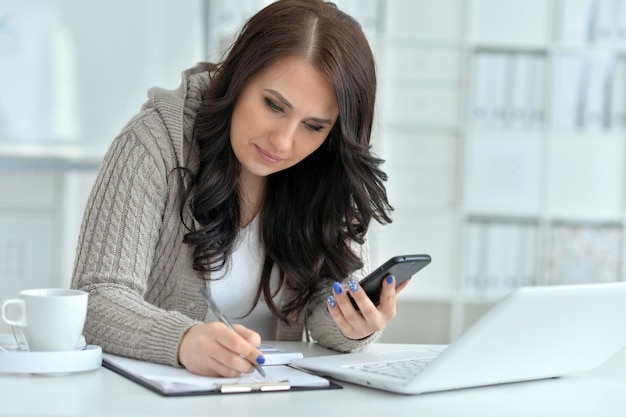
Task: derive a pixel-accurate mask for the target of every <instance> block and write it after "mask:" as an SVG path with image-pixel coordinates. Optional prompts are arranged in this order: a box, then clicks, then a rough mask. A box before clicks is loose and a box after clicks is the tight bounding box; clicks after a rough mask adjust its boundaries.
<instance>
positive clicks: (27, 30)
mask: <svg viewBox="0 0 626 417" xmlns="http://www.w3.org/2000/svg"><path fill="white" fill-rule="evenodd" d="M268 3H270V1H261V0H239V1H230V0H178V1H174V0H0V299H3V298H10V297H13V296H15V295H16V294H17V292H18V291H19V290H22V289H26V288H33V287H50V286H54V287H57V286H61V287H66V286H68V285H69V282H70V278H71V271H72V266H73V261H74V252H75V249H76V242H77V237H78V232H79V227H80V222H81V218H82V211H83V209H84V205H85V202H86V199H87V196H88V194H89V191H90V187H91V185H92V183H93V180H94V178H95V175H96V173H97V170H98V167H99V165H100V161H101V159H102V157H103V155H104V152H105V151H106V149H107V147H108V145H109V144H110V143H111V141H112V140H113V138H114V137H115V136H116V134H117V133H118V132H119V131H120V130H121V128H122V127H123V126H124V124H125V123H126V122H127V121H128V120H129V119H130V118H131V117H132V116H133V115H134V114H135V113H136V112H137V111H138V110H139V108H140V106H141V104H142V103H143V102H144V101H145V100H146V91H147V89H148V88H150V87H152V86H155V85H158V86H162V87H168V88H175V87H177V86H178V83H179V81H180V73H181V71H182V70H184V69H185V68H188V67H190V66H192V65H193V64H194V63H196V62H198V61H203V60H210V61H216V60H218V59H219V57H220V56H221V53H222V51H223V49H224V47H225V46H226V45H228V43H229V41H230V39H231V38H232V36H233V35H234V34H235V32H236V30H237V29H238V28H239V27H240V25H241V24H242V23H243V22H244V21H245V20H246V19H247V18H248V17H249V16H250V15H252V14H253V13H255V12H256V11H257V10H259V9H260V8H262V7H263V6H265V5H266V4H268ZM335 3H336V4H338V5H339V7H341V8H342V9H344V10H345V11H347V12H348V13H350V14H351V15H352V16H353V17H354V18H355V19H357V20H358V21H359V22H360V23H361V25H362V26H363V29H364V31H365V33H366V34H367V36H368V38H369V40H370V43H371V45H372V48H373V50H374V52H375V55H376V58H377V65H378V76H379V91H378V97H379V100H378V109H377V110H378V114H377V117H378V118H377V125H376V131H375V135H374V138H373V140H374V149H375V151H376V152H377V153H378V154H379V155H380V156H382V157H383V158H384V159H386V161H387V162H386V164H385V169H386V171H387V172H388V174H389V177H390V179H389V182H388V191H389V195H390V198H391V202H392V205H393V206H394V207H395V209H396V210H395V211H394V214H393V218H394V222H393V223H392V224H391V225H388V226H385V227H380V226H378V225H373V226H372V232H371V233H370V245H371V248H372V263H373V264H379V263H382V262H383V261H385V260H386V259H388V258H389V257H391V256H394V255H398V254H408V253H428V254H430V255H431V256H432V258H433V262H432V264H431V265H429V266H428V267H427V268H426V269H424V270H423V271H421V272H420V273H418V274H417V275H416V276H415V277H414V279H413V282H412V283H411V285H410V286H409V287H408V288H407V290H406V291H405V292H403V293H402V295H401V297H400V301H399V306H398V309H399V315H398V318H397V319H396V320H394V321H393V322H392V323H391V324H390V325H389V326H388V329H387V330H386V332H385V335H384V337H383V339H384V340H385V341H390V342H406V343H448V342H449V341H451V340H453V339H454V338H455V337H457V336H458V335H459V334H460V332H462V331H463V329H464V328H466V327H467V326H468V325H469V324H471V323H472V322H473V321H474V320H476V318H478V317H479V316H480V315H481V314H482V313H483V312H484V311H485V310H486V309H488V308H489V307H490V306H491V305H493V303H494V302H496V301H497V300H498V299H500V298H501V297H503V296H505V295H506V294H507V293H508V292H510V291H511V289H513V288H515V287H518V286H524V285H551V284H564V283H565V284H567V283H572V284H574V283H594V282H609V281H620V280H623V271H624V266H626V264H625V262H626V256H625V255H626V252H625V250H624V242H623V240H624V238H623V236H624V225H625V223H626V196H625V193H624V190H625V189H626V188H625V185H626V177H625V175H626V173H625V172H624V160H625V158H626V149H625V140H626V134H625V132H626V0H337V1H336V2H335Z"/></svg>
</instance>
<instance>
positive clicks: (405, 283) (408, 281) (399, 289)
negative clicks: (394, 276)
mask: <svg viewBox="0 0 626 417" xmlns="http://www.w3.org/2000/svg"><path fill="white" fill-rule="evenodd" d="M410 282H411V279H407V280H406V281H404V282H403V283H402V284H400V285H398V286H397V287H396V295H398V294H400V293H401V292H402V290H403V289H405V288H406V287H407V285H409V283H410Z"/></svg>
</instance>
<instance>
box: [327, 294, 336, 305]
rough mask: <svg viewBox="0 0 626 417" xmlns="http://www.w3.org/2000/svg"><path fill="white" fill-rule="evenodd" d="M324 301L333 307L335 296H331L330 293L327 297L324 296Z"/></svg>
mask: <svg viewBox="0 0 626 417" xmlns="http://www.w3.org/2000/svg"><path fill="white" fill-rule="evenodd" d="M326 302H327V303H328V305H329V306H330V307H331V308H335V306H336V305H337V304H336V303H335V297H333V296H332V295H329V296H328V297H326Z"/></svg>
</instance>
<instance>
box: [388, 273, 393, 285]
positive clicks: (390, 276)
mask: <svg viewBox="0 0 626 417" xmlns="http://www.w3.org/2000/svg"><path fill="white" fill-rule="evenodd" d="M387 284H393V275H389V276H388V277H387Z"/></svg>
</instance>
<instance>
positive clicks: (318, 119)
mask: <svg viewBox="0 0 626 417" xmlns="http://www.w3.org/2000/svg"><path fill="white" fill-rule="evenodd" d="M264 91H267V92H268V93H270V94H272V95H273V96H275V97H276V98H277V99H278V100H279V101H280V102H281V103H283V104H284V105H285V106H287V107H288V108H290V109H293V105H292V104H291V103H290V102H289V100H287V99H286V98H285V97H284V96H283V95H282V94H280V93H279V92H278V91H276V90H272V89H270V88H265V89H264ZM310 119H311V120H313V121H314V122H317V123H322V124H329V125H332V124H333V121H332V120H331V119H322V118H319V117H310Z"/></svg>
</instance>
